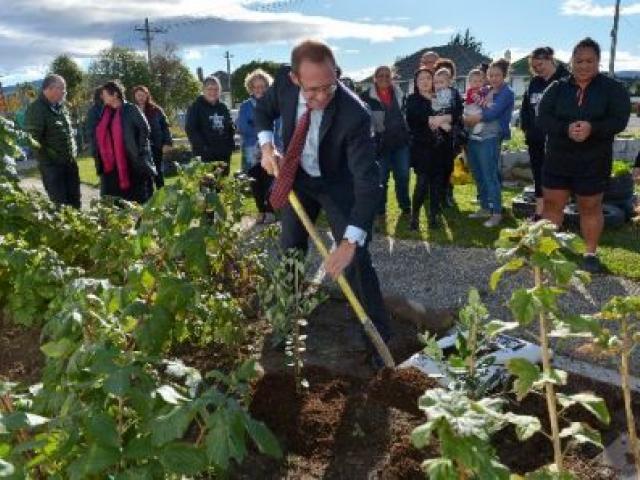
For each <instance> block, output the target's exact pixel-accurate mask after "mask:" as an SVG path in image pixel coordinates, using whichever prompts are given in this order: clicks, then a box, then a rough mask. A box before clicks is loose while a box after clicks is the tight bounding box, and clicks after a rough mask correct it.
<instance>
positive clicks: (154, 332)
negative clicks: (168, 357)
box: [135, 305, 173, 353]
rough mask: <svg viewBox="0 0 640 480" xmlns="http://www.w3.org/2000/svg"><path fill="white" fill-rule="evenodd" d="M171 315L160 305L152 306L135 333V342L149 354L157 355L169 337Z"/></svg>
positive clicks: (171, 321)
mask: <svg viewBox="0 0 640 480" xmlns="http://www.w3.org/2000/svg"><path fill="white" fill-rule="evenodd" d="M172 323H173V319H172V314H171V313H170V312H169V310H167V309H166V308H164V307H162V306H160V305H154V306H153V308H152V309H151V314H150V315H148V316H147V317H146V318H145V319H144V320H143V321H142V324H141V327H140V328H138V329H137V331H136V335H135V336H136V341H137V343H138V344H139V345H140V347H141V348H143V349H145V350H147V351H149V352H150V353H159V352H160V351H161V350H162V348H163V347H164V345H165V344H166V343H167V341H168V340H169V338H170V336H171V325H172Z"/></svg>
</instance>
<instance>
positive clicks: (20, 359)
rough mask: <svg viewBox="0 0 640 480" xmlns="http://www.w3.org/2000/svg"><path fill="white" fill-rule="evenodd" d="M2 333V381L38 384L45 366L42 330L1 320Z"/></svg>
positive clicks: (0, 373) (0, 352)
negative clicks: (41, 340)
mask: <svg viewBox="0 0 640 480" xmlns="http://www.w3.org/2000/svg"><path fill="white" fill-rule="evenodd" d="M0 332H2V333H1V334H0V379H6V380H11V381H14V382H23V383H26V384H31V383H35V382H38V381H39V380H40V371H41V370H42V367H43V366H44V355H43V354H42V352H41V351H40V329H39V328H25V327H19V326H14V325H10V324H9V323H8V321H6V320H5V321H3V320H2V318H0Z"/></svg>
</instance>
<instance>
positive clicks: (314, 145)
mask: <svg viewBox="0 0 640 480" xmlns="http://www.w3.org/2000/svg"><path fill="white" fill-rule="evenodd" d="M306 110H307V100H306V99H305V98H304V96H303V95H302V92H300V94H299V95H298V110H297V112H296V121H298V120H300V117H302V115H304V112H305V111H306ZM323 114H324V110H316V109H314V110H311V119H310V124H309V132H308V133H307V138H306V140H305V143H304V149H303V150H302V157H301V158H300V166H301V167H302V169H303V170H304V171H305V172H307V174H309V176H311V177H319V176H320V160H319V151H320V124H321V123H322V115H323ZM258 142H259V143H260V146H261V147H262V146H263V145H264V144H265V143H271V144H273V132H272V131H270V130H263V131H261V132H258ZM343 238H345V239H347V240H348V241H349V242H351V243H357V244H358V245H360V246H361V247H362V246H363V245H364V242H365V240H366V239H367V232H365V231H364V230H363V229H361V228H359V227H356V226H355V225H348V226H347V229H346V230H345V232H344V236H343Z"/></svg>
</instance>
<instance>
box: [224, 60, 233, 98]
mask: <svg viewBox="0 0 640 480" xmlns="http://www.w3.org/2000/svg"><path fill="white" fill-rule="evenodd" d="M224 58H226V59H227V89H228V90H229V101H230V103H231V107H233V93H232V92H231V59H232V58H233V55H231V54H230V53H229V50H227V51H226V52H224Z"/></svg>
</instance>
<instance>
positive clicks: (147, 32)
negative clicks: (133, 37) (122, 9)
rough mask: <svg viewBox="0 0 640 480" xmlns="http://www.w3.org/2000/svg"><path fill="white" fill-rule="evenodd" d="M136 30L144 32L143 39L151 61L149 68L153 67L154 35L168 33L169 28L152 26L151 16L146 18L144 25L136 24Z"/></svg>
mask: <svg viewBox="0 0 640 480" xmlns="http://www.w3.org/2000/svg"><path fill="white" fill-rule="evenodd" d="M134 30H135V31H136V32H143V33H144V39H143V40H144V42H145V43H146V44H147V62H148V63H149V69H151V41H152V40H153V35H154V34H156V33H167V30H166V29H165V28H159V27H155V28H151V27H150V26H149V18H145V19H144V26H143V27H140V26H136V28H134Z"/></svg>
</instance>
